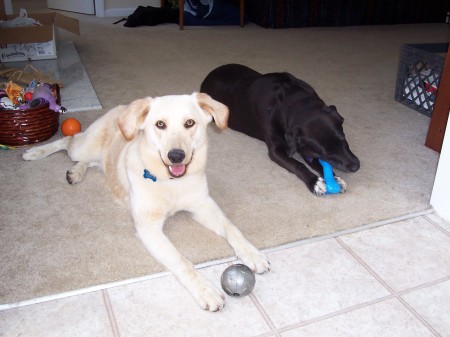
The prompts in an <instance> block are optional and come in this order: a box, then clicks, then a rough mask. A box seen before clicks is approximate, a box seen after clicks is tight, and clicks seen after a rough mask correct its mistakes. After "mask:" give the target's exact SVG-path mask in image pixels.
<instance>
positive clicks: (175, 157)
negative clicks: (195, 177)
mask: <svg viewBox="0 0 450 337" xmlns="http://www.w3.org/2000/svg"><path fill="white" fill-rule="evenodd" d="M185 156H186V155H185V153H184V151H183V150H181V149H173V150H170V151H169V154H168V155H167V157H168V158H169V160H170V161H171V162H172V163H174V164H178V163H181V162H182V161H183V160H184V157H185Z"/></svg>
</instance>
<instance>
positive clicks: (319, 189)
mask: <svg viewBox="0 0 450 337" xmlns="http://www.w3.org/2000/svg"><path fill="white" fill-rule="evenodd" d="M313 193H314V194H315V195H316V196H318V197H321V196H323V195H325V193H327V184H326V183H325V180H324V179H323V178H322V177H317V181H316V183H315V185H314V189H313Z"/></svg>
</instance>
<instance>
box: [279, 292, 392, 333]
mask: <svg viewBox="0 0 450 337" xmlns="http://www.w3.org/2000/svg"><path fill="white" fill-rule="evenodd" d="M392 298H395V296H394V295H392V294H391V295H387V296H383V297H380V298H376V299H374V300H372V301H369V302H365V303H360V304H357V305H354V306H350V307H347V308H345V309H341V310H337V311H334V312H331V313H328V314H325V315H322V316H317V317H314V318H311V319H308V320H306V321H303V322H299V323H294V324H290V325H287V326H285V327H283V328H279V329H278V331H279V332H287V331H290V330H294V329H297V328H301V327H303V326H307V325H311V324H314V323H318V322H321V321H325V320H327V319H330V318H333V317H337V316H340V315H343V314H346V313H349V312H352V311H355V310H358V309H361V308H365V307H369V306H371V305H373V304H377V303H380V302H383V301H386V300H389V299H392Z"/></svg>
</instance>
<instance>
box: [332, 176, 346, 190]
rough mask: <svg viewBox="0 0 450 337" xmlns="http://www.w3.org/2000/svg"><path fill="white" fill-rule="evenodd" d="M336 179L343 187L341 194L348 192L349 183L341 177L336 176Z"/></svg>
mask: <svg viewBox="0 0 450 337" xmlns="http://www.w3.org/2000/svg"><path fill="white" fill-rule="evenodd" d="M334 179H336V181H337V183H338V184H339V186H341V193H345V192H347V183H346V182H345V181H344V180H343V179H342V178H341V177H338V176H334Z"/></svg>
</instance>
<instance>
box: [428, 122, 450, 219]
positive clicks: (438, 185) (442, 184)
mask: <svg viewBox="0 0 450 337" xmlns="http://www.w3.org/2000/svg"><path fill="white" fill-rule="evenodd" d="M430 204H431V206H433V208H434V210H435V211H436V213H437V214H438V215H439V216H440V217H441V218H443V219H444V220H445V221H447V222H449V223H450V118H449V120H448V122H447V128H446V130H445V137H444V143H443V145H442V150H441V156H440V157H439V164H438V168H437V172H436V178H435V180H434V186H433V192H432V193H431V200H430Z"/></svg>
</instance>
